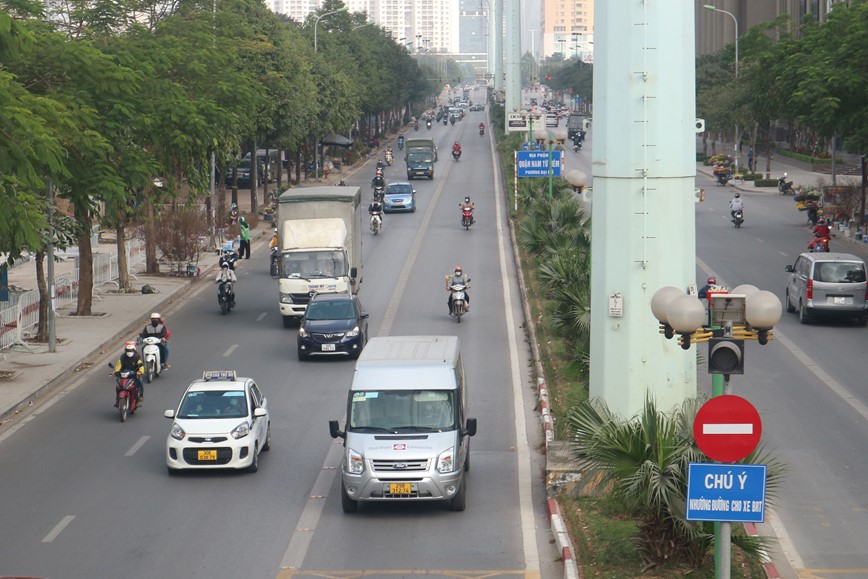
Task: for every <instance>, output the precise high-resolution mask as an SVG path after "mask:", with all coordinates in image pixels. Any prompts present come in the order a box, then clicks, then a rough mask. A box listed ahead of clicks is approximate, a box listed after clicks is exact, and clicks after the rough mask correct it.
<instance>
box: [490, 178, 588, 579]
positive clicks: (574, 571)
mask: <svg viewBox="0 0 868 579" xmlns="http://www.w3.org/2000/svg"><path fill="white" fill-rule="evenodd" d="M502 182H503V179H502V175H501V183H502ZM506 219H507V223H508V224H509V233H510V245H511V246H512V256H513V263H514V264H515V269H516V271H517V272H518V276H516V277H517V280H516V282H517V283H518V291H519V293H520V294H521V298H522V300H521V301H522V312H523V313H524V320H525V323H524V328H525V332H526V333H527V338H528V343H529V344H530V348H531V352H532V353H533V367H534V373H535V374H536V376H537V407H538V409H539V411H540V414H541V416H542V421H543V429H544V433H545V444H546V452H547V453H548V451H549V448H550V445H551V444H552V442H554V439H555V431H554V417H553V416H552V414H551V410H550V409H549V396H548V388H547V387H546V382H545V378H543V376H544V375H545V373H544V371H543V367H542V363H541V362H540V360H541V359H542V358H541V357H540V353H539V342H538V340H537V337H536V327H535V326H534V323H533V315H532V314H531V311H530V302H529V301H528V292H527V287H526V286H525V284H524V270H523V269H522V266H521V260H520V259H519V255H520V254H519V248H518V243H517V241H516V239H515V231H514V230H513V228H512V221H511V220H510V219H509V217H508V216H507V218H506ZM547 490H548V489H547ZM546 505H547V508H548V514H549V521H550V522H551V531H552V535H553V537H554V540H555V544H556V545H557V546H558V549H559V550H560V553H561V560H562V561H563V563H564V579H581V577H582V572H581V566H580V565H579V563H578V561H577V560H576V557H575V550H574V549H573V545H572V543H570V536H569V533H568V532H567V528H566V525H565V524H564V522H563V519H562V518H561V516H560V511H559V509H558V502H557V499H555V498H553V497H549V498H547V499H546Z"/></svg>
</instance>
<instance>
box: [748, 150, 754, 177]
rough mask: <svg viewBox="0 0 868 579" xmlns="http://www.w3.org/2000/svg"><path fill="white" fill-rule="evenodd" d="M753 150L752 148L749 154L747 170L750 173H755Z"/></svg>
mask: <svg viewBox="0 0 868 579" xmlns="http://www.w3.org/2000/svg"><path fill="white" fill-rule="evenodd" d="M753 156H754V155H753V148H751V149H750V150H749V151H748V152H747V169H748V171H749V172H751V173H753Z"/></svg>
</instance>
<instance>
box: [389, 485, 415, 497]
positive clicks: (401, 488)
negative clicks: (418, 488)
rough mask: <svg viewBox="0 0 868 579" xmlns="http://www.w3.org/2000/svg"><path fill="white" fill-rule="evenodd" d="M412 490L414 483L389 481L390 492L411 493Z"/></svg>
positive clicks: (395, 493)
mask: <svg viewBox="0 0 868 579" xmlns="http://www.w3.org/2000/svg"><path fill="white" fill-rule="evenodd" d="M412 492H413V485H412V484H410V483H389V494H393V495H409V494H410V493H412Z"/></svg>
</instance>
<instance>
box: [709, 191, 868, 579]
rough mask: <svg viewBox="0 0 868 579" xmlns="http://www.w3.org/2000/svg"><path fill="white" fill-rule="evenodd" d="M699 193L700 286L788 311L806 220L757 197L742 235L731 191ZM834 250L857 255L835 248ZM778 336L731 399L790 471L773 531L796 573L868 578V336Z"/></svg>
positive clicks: (797, 328) (800, 329)
mask: <svg viewBox="0 0 868 579" xmlns="http://www.w3.org/2000/svg"><path fill="white" fill-rule="evenodd" d="M697 186H698V187H704V188H705V191H706V195H705V202H704V203H701V204H698V205H697V218H696V239H697V256H698V258H699V259H698V269H697V274H696V279H697V281H698V282H702V281H704V280H705V278H706V277H707V276H708V274H709V273H714V274H715V275H716V276H717V280H718V282H722V283H724V284H725V285H726V286H728V287H730V288H732V287H735V286H737V285H739V284H742V283H749V284H752V285H755V286H757V287H759V288H760V289H765V290H769V291H772V292H774V293H775V294H776V295H777V296H778V297H779V298H780V299H781V301H782V302H783V300H784V290H785V284H786V279H787V274H786V273H785V272H784V267H785V266H786V265H788V264H792V263H793V262H794V261H795V258H796V257H797V255H798V254H799V253H800V252H802V251H804V248H805V246H806V245H807V243H808V241H809V240H810V238H811V235H810V231H809V230H808V229H807V228H806V227H805V214H804V213H801V212H798V211H796V210H795V209H794V208H793V203H792V199H791V198H789V197H782V196H780V195H750V194H748V195H745V197H746V204H745V223H744V225H743V226H742V228H741V229H735V228H734V227H733V226H732V224H731V223H730V221H729V200H730V198H731V197H732V194H733V190H732V189H731V188H725V189H724V188H721V187H718V186H716V185H714V184H712V182H711V180H710V179H704V178H702V177H699V178H697ZM831 248H832V251H843V252H848V253H854V251H855V250H854V249H853V247H852V246H851V245H845V244H843V243H840V242H837V241H835V240H833V241H832V243H831ZM860 257H862V258H863V259H864V258H865V255H860ZM699 285H702V284H701V283H699ZM774 334H775V339H774V341H772V342H771V343H770V344H768V345H766V346H761V345H759V343H758V342H748V344H747V347H746V352H745V358H746V362H747V363H746V367H745V374H744V376H737V377H734V378H733V379H732V386H733V393H734V394H738V395H740V396H743V397H745V398H747V399H748V400H750V401H751V402H753V403H754V405H755V406H756V407H757V408H758V409H759V411H760V414H761V416H762V420H763V441H764V442H765V444H766V445H768V448H769V449H770V450H772V451H773V452H774V454H775V455H776V456H777V457H779V458H780V459H782V460H783V461H785V462H786V463H787V464H788V468H789V471H788V473H787V475H786V477H785V482H784V486H783V488H782V489H781V492H780V495H779V496H778V497H776V498H775V500H776V503H777V505H778V506H777V509H775V512H774V516H773V517H772V518H771V522H772V526H773V527H774V529H775V532H776V534H777V535H778V536H779V537H780V538H781V539H782V542H783V548H784V550H785V552H786V553H787V555H788V556H789V558H790V560H791V563H792V565H793V567H794V568H796V570H800V569H805V571H803V572H801V571H800V573H803V574H801V575H800V576H805V577H807V576H811V577H835V578H836V579H840V578H844V577H847V578H849V577H865V576H866V575H868V548H866V546H865V545H866V543H865V537H866V536H868V504H866V499H865V480H866V479H868V464H866V462H865V461H864V460H862V459H861V451H862V450H863V449H864V448H866V446H868V428H866V426H868V424H866V421H868V386H866V382H865V368H866V363H865V360H866V356H868V333H866V330H865V328H863V327H860V326H857V325H855V324H853V323H850V322H836V321H831V322H826V321H817V322H814V323H812V324H810V325H801V324H800V323H799V322H798V318H797V315H796V314H788V313H786V312H785V313H784V314H783V318H782V319H781V321H780V323H779V324H778V326H777V327H776V328H775V330H774ZM702 353H703V355H704V354H705V351H704V350H703V351H702ZM700 378H701V379H703V381H704V382H706V387H707V386H708V383H709V382H710V380H709V379H708V375H707V374H703V373H702V371H701V372H700Z"/></svg>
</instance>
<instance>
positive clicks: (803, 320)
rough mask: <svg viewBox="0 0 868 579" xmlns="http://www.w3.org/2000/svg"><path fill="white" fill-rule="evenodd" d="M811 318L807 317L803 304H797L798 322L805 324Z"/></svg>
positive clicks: (806, 309)
mask: <svg viewBox="0 0 868 579" xmlns="http://www.w3.org/2000/svg"><path fill="white" fill-rule="evenodd" d="M810 321H811V320H810V319H809V318H808V308H806V307H805V306H804V305H803V304H799V323H802V324H807V323H808V322H810Z"/></svg>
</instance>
